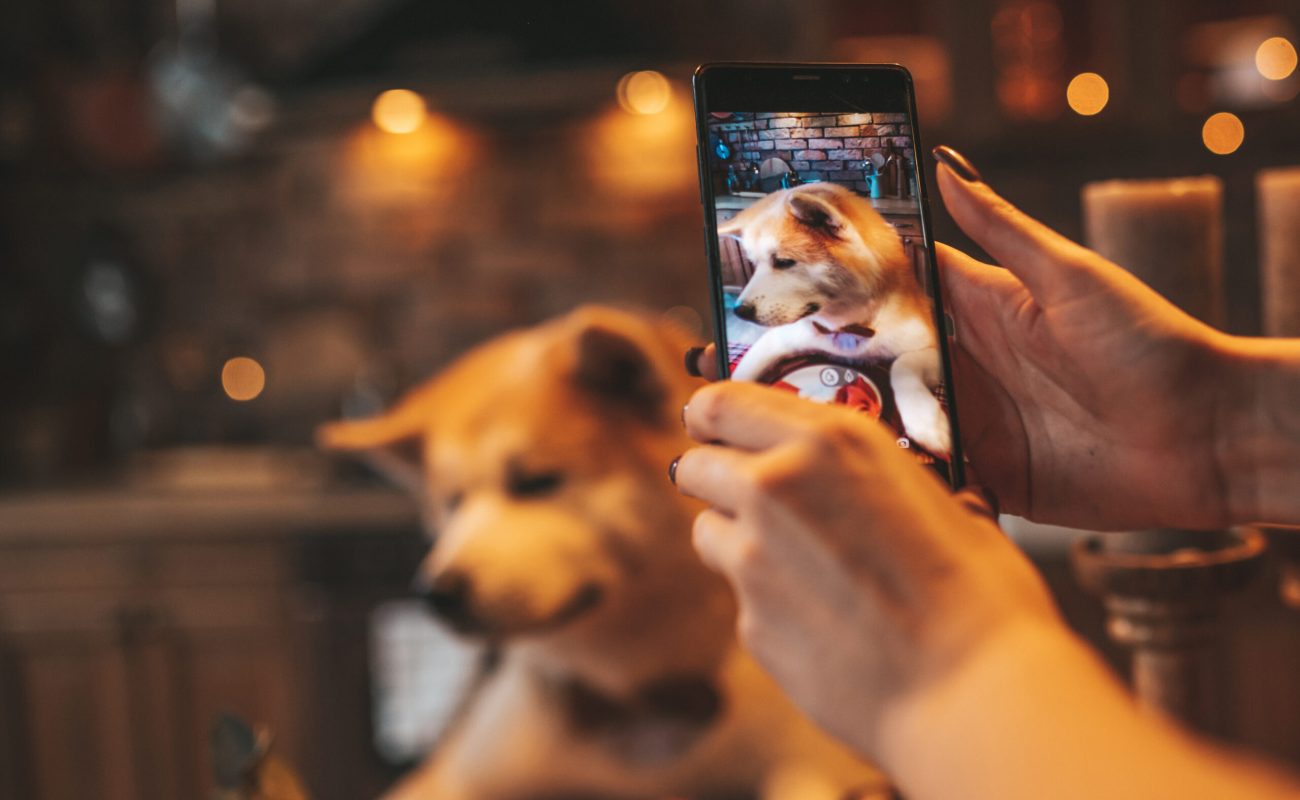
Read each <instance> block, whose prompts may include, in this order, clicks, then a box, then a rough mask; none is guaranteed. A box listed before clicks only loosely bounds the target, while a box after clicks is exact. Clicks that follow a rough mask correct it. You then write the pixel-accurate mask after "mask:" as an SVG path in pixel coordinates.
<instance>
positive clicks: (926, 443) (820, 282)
mask: <svg viewBox="0 0 1300 800" xmlns="http://www.w3.org/2000/svg"><path fill="white" fill-rule="evenodd" d="M718 233H719V234H720V235H733V236H737V237H738V238H739V239H740V244H741V247H742V248H743V249H744V251H745V255H746V257H747V258H748V259H749V260H750V262H752V263H753V265H754V275H753V277H752V278H750V280H749V282H748V283H747V284H746V285H745V287H744V290H743V291H742V292H741V294H740V297H739V298H738V304H737V306H736V311H735V313H736V316H738V317H740V318H741V319H745V320H749V321H750V322H756V323H758V324H759V325H765V326H768V327H770V328H771V329H772V330H770V331H768V332H767V333H765V334H763V335H762V336H761V337H759V339H758V341H756V342H754V345H753V347H751V348H750V349H749V351H748V352H746V353H745V355H744V357H743V358H742V359H741V360H740V362H739V363H737V364H736V367H735V369H734V370H733V371H732V377H733V378H736V379H737V380H761V379H763V378H764V376H765V375H766V374H767V373H768V371H769V370H770V369H772V368H773V367H774V366H776V365H777V363H778V362H780V361H781V360H782V359H785V358H788V357H790V356H795V355H804V354H809V353H827V354H830V355H833V356H835V357H837V359H838V360H840V361H842V362H845V361H846V362H848V363H853V362H854V361H858V362H867V361H892V364H891V366H890V368H889V369H890V385H891V386H892V388H893V391H894V397H895V400H896V402H897V403H898V411H899V414H900V416H901V417H902V420H903V428H904V429H905V431H906V433H907V435H908V436H910V437H911V438H913V439H914V440H916V441H917V442H918V443H920V444H921V445H922V446H923V447H925V448H926V449H927V450H929V451H930V452H932V453H934V454H935V455H939V456H943V457H945V458H946V457H947V456H948V454H949V452H950V451H951V444H952V443H951V430H950V428H949V425H948V415H947V413H946V412H945V411H944V409H943V406H942V405H941V404H940V403H939V401H938V400H937V399H935V396H934V393H933V391H932V390H933V389H934V387H936V386H937V385H938V384H939V382H940V380H941V378H942V376H941V370H940V365H939V350H938V344H937V339H936V335H935V327H934V321H933V317H932V314H931V308H930V302H929V300H928V299H927V298H926V296H925V292H924V291H923V290H922V289H921V285H920V284H919V283H918V282H917V280H916V275H915V274H914V273H913V271H912V265H911V263H910V261H909V260H908V258H907V255H906V253H904V251H903V243H902V241H901V240H900V239H899V238H898V234H897V233H895V232H894V229H893V228H892V227H890V225H889V223H887V222H885V220H884V219H883V218H882V217H881V216H880V215H879V214H878V213H876V210H875V209H874V208H872V207H871V204H870V203H869V202H868V201H866V200H865V199H863V198H861V197H859V196H858V195H856V194H854V193H853V192H852V191H850V190H849V189H846V188H845V187H843V186H837V185H835V184H832V183H813V184H808V185H805V186H799V187H796V188H793V189H783V190H781V191H777V192H772V193H771V194H769V195H766V196H765V197H763V198H762V199H761V200H759V201H758V202H757V203H755V204H754V205H752V206H750V207H749V208H747V209H745V210H744V211H741V212H740V213H739V214H737V215H736V216H735V217H733V218H732V219H730V220H728V221H727V222H726V223H724V224H723V225H721V226H719V228H718Z"/></svg>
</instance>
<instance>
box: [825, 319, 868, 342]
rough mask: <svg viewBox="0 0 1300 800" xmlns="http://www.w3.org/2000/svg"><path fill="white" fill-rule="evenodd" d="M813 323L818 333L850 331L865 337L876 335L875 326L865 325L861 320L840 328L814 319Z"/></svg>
mask: <svg viewBox="0 0 1300 800" xmlns="http://www.w3.org/2000/svg"><path fill="white" fill-rule="evenodd" d="M812 325H813V327H814V328H816V329H817V332H818V333H830V334H835V333H849V334H852V335H854V336H861V337H862V338H864V339H870V338H871V337H872V336H875V335H876V330H875V328H872V327H870V326H867V325H863V324H862V323H860V322H850V323H849V324H848V325H845V326H843V327H840V328H828V327H826V326H825V325H823V324H821V323H820V322H817V321H816V320H813V324H812Z"/></svg>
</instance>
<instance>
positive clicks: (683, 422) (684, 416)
mask: <svg viewBox="0 0 1300 800" xmlns="http://www.w3.org/2000/svg"><path fill="white" fill-rule="evenodd" d="M690 407H691V404H690V403H687V404H686V405H684V406H682V427H683V428H685V427H686V409H688V408H690Z"/></svg>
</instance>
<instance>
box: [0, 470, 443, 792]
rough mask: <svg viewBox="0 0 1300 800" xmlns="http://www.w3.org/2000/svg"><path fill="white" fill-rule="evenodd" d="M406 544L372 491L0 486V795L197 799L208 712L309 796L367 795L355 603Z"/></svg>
mask: <svg viewBox="0 0 1300 800" xmlns="http://www.w3.org/2000/svg"><path fill="white" fill-rule="evenodd" d="M422 542H423V537H422V535H421V534H420V533H419V531H418V525H417V521H416V514H415V510H414V509H413V508H412V506H411V504H410V503H409V501H407V500H405V499H404V498H401V497H400V496H397V495H394V494H391V493H388V492H383V491H378V490H365V491H358V490H350V491H346V492H339V493H332V494H317V493H303V494H300V495H297V496H284V495H283V494H279V495H272V494H269V493H268V494H245V495H214V494H203V495H177V494H158V495H146V494H140V493H136V492H130V491H123V492H108V491H105V492H74V493H60V494H47V495H39V496H21V497H19V496H14V497H10V498H2V499H0V797H13V798H20V797H21V798H31V800H65V799H66V800H73V799H74V798H76V799H77V800H82V799H84V798H89V797H95V798H104V800H116V799H117V798H121V800H128V799H129V800H151V799H152V798H158V800H162V799H163V798H167V799H168V800H173V799H174V798H203V797H207V796H209V795H210V792H211V789H212V779H211V769H210V766H209V763H208V760H209V748H208V741H209V732H210V728H211V725H212V721H213V719H214V717H215V715H217V714H218V713H220V712H222V711H230V712H234V713H236V714H239V715H241V716H243V717H244V718H246V719H248V720H250V721H258V722H265V723H267V724H269V725H270V726H271V727H272V728H273V730H274V731H275V733H276V749H277V751H278V752H279V753H281V754H282V755H283V756H284V757H285V758H286V759H287V760H289V761H290V762H291V763H293V764H294V765H295V766H296V767H297V768H298V769H299V770H300V771H301V772H302V773H303V774H304V776H305V777H306V779H307V782H308V783H309V785H310V788H311V791H312V793H313V796H314V797H316V798H334V797H337V798H356V797H365V796H374V795H375V794H376V793H377V792H378V791H379V790H380V789H382V787H383V786H385V785H387V784H388V783H389V781H390V780H391V779H392V778H393V777H394V776H395V774H396V772H397V770H396V769H395V768H394V767H392V766H390V765H385V764H384V763H382V761H381V759H380V758H379V757H378V756H377V755H376V754H375V752H374V750H373V747H372V745H371V741H372V738H371V736H370V732H371V724H370V708H369V691H370V686H369V680H368V675H367V659H368V654H367V652H366V642H367V623H368V615H369V611H370V609H372V608H373V607H374V606H375V604H377V603H379V602H382V601H384V600H387V599H391V598H394V597H400V596H403V595H405V594H407V592H408V589H407V587H408V585H409V579H410V575H411V574H412V573H413V571H414V569H415V565H416V564H417V563H418V561H419V559H420V557H421V556H422V554H423V551H424V548H425V545H424V544H423V543H422Z"/></svg>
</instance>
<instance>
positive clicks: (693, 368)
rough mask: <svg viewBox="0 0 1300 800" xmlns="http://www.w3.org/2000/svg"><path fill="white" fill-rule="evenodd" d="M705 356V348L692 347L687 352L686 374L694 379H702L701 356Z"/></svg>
mask: <svg viewBox="0 0 1300 800" xmlns="http://www.w3.org/2000/svg"><path fill="white" fill-rule="evenodd" d="M703 354H704V348H703V347H692V348H691V349H689V350H687V351H686V374H687V375H690V376H691V377H692V378H702V377H704V376H703V375H701V374H700V356H701V355H703Z"/></svg>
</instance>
